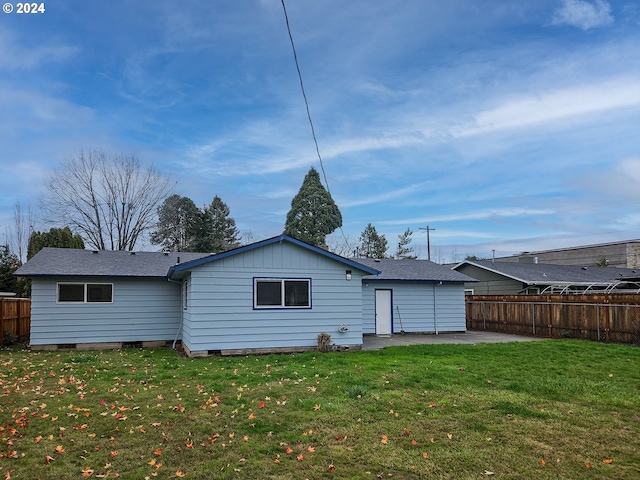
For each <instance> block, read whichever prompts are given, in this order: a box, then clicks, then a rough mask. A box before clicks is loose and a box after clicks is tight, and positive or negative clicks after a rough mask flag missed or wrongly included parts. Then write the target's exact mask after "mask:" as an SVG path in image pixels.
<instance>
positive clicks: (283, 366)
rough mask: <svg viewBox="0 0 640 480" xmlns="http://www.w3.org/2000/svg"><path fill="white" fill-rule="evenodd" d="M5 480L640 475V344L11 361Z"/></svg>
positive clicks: (1, 457)
mask: <svg viewBox="0 0 640 480" xmlns="http://www.w3.org/2000/svg"><path fill="white" fill-rule="evenodd" d="M0 438H1V440H2V445H1V446H0V478H12V479H36V478H41V479H52V478H56V479H67V478H83V476H84V477H88V478H115V477H117V476H120V477H121V478H126V479H145V478H150V479H153V478H176V477H182V476H184V478H188V479H210V478H251V479H260V478H264V479H285V478H295V479H298V478H332V477H333V478H365V479H377V478H429V479H433V478H451V479H471V478H473V479H478V478H487V477H490V478H517V479H522V478H536V479H545V478H549V479H551V478H553V479H559V478H567V479H582V478H589V479H601V478H611V479H625V478H629V479H631V478H640V349H639V348H637V347H631V346H622V345H605V344H597V343H590V342H583V341H577V340H548V341H540V342H523V343H507V344H482V345H475V346H473V345H417V346H411V347H393V348H387V349H385V350H380V351H366V352H349V353H330V354H320V353H306V354H298V355H267V356H251V357H235V358H220V357H212V358H206V359H185V358H181V357H180V356H178V355H177V354H176V353H175V352H174V351H172V350H170V349H164V348H161V349H142V350H140V349H130V350H123V351H103V352H24V351H17V350H14V351H2V352H0Z"/></svg>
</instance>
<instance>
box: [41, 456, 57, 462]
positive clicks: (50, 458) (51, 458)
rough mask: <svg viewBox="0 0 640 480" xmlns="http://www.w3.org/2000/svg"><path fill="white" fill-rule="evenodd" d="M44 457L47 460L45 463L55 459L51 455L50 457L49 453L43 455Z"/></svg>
mask: <svg viewBox="0 0 640 480" xmlns="http://www.w3.org/2000/svg"><path fill="white" fill-rule="evenodd" d="M44 459H45V460H46V461H47V463H51V462H53V461H55V458H53V457H52V456H50V455H46V456H45V457H44Z"/></svg>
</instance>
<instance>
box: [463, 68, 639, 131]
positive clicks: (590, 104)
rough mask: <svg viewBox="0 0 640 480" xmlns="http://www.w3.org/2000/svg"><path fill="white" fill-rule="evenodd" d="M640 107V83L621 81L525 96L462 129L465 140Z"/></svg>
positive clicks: (505, 104)
mask: <svg viewBox="0 0 640 480" xmlns="http://www.w3.org/2000/svg"><path fill="white" fill-rule="evenodd" d="M638 105H640V81H638V80H637V79H632V78H621V79H617V80H614V81H608V82H604V83H600V84H596V85H581V86H576V87H570V88H565V89H558V90H555V91H548V92H543V93H539V94H536V95H528V96H522V97H520V98H514V99H513V100H511V101H507V102H505V103H503V104H502V105H499V106H497V107H495V108H492V109H489V110H485V111H483V112H480V113H478V114H477V115H475V122H474V124H472V125H471V124H470V125H465V126H463V127H459V129H458V131H457V132H455V135H456V136H458V137H464V136H469V135H476V134H479V133H485V132H488V131H496V130H504V129H509V128H519V127H526V126H531V125H535V124H542V123H547V122H553V121H556V120H561V119H564V118H568V117H582V116H584V115H588V114H593V113H597V112H600V111H605V110H611V109H616V108H624V107H634V106H638Z"/></svg>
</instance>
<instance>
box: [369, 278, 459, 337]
mask: <svg viewBox="0 0 640 480" xmlns="http://www.w3.org/2000/svg"><path fill="white" fill-rule="evenodd" d="M376 289H389V290H392V293H391V301H392V304H393V320H392V331H393V332H394V333H399V332H400V331H401V330H404V331H405V332H436V327H437V331H438V332H464V331H466V320H465V308H464V285H463V284H462V283H460V284H457V283H445V284H443V285H438V284H435V283H431V282H401V281H379V280H371V281H366V280H365V282H364V283H363V286H362V332H363V333H369V334H371V333H376V318H375V290H376ZM434 289H435V299H436V301H435V310H434ZM398 309H399V310H400V317H402V326H401V324H400V317H399V316H398ZM434 314H435V315H434Z"/></svg>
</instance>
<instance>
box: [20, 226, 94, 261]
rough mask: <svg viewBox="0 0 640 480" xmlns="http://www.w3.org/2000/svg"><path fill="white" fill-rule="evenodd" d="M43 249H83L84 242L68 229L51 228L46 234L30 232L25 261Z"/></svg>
mask: <svg viewBox="0 0 640 480" xmlns="http://www.w3.org/2000/svg"><path fill="white" fill-rule="evenodd" d="M44 247H56V248H80V249H83V248H84V241H83V240H82V237H81V236H80V235H78V234H77V233H76V234H75V235H74V234H73V232H72V231H71V229H70V228H69V227H64V228H51V229H50V230H49V231H48V232H32V233H31V236H30V237H29V244H28V246H27V260H28V259H30V258H31V257H33V256H34V255H35V254H36V253H38V252H39V251H40V250H42V249H43V248H44Z"/></svg>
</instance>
